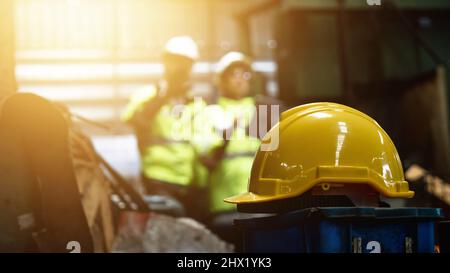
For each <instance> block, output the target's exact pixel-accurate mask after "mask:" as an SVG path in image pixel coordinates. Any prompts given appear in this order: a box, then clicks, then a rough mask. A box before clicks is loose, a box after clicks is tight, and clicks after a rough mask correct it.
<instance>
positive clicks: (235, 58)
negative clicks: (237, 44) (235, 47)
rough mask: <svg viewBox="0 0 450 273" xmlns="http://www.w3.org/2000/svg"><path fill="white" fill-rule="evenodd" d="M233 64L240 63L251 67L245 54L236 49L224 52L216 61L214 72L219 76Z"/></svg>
mask: <svg viewBox="0 0 450 273" xmlns="http://www.w3.org/2000/svg"><path fill="white" fill-rule="evenodd" d="M234 64H242V65H244V66H247V67H248V68H249V69H251V60H250V58H249V57H248V56H246V55H245V54H243V53H241V52H238V51H231V52H228V53H227V54H225V55H224V56H223V57H222V58H221V59H220V61H219V62H218V63H217V67H216V73H217V76H218V77H219V78H220V77H222V75H223V73H224V72H225V71H226V70H227V69H228V68H230V67H231V66H232V65H234Z"/></svg>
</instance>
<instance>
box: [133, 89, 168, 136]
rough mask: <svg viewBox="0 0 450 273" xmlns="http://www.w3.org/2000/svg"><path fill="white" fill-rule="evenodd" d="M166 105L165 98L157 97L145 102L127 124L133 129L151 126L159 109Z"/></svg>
mask: <svg viewBox="0 0 450 273" xmlns="http://www.w3.org/2000/svg"><path fill="white" fill-rule="evenodd" d="M166 103H167V96H158V95H156V96H155V97H154V98H152V99H150V100H148V101H146V102H145V103H144V104H143V105H142V106H141V107H139V108H138V109H136V111H135V112H134V113H133V115H132V116H131V117H130V118H129V119H128V120H127V123H128V124H130V125H131V126H133V127H134V128H135V129H137V128H139V129H143V128H147V127H148V126H150V125H151V124H152V121H153V119H154V118H155V117H156V115H157V114H158V112H159V110H160V109H161V107H162V106H163V105H164V104H166Z"/></svg>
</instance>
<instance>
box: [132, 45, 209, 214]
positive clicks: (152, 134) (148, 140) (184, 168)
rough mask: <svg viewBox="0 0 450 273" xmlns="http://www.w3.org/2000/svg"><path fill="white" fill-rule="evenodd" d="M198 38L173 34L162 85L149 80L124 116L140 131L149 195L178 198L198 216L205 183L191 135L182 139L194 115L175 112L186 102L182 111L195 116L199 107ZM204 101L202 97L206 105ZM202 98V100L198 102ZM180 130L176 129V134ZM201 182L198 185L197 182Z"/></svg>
mask: <svg viewBox="0 0 450 273" xmlns="http://www.w3.org/2000/svg"><path fill="white" fill-rule="evenodd" d="M198 55H199V54H198V49H197V45H196V43H195V42H194V41H193V40H192V39H191V38H190V37H187V36H179V37H173V38H171V39H170V40H169V41H168V42H167V44H166V46H165V48H164V52H163V55H162V62H163V65H164V75H163V78H162V79H161V81H160V82H159V83H158V84H156V85H149V86H147V87H145V88H143V89H141V90H138V92H136V93H135V94H134V95H133V96H132V98H131V100H130V103H129V105H128V107H127V109H126V110H125V112H124V114H123V120H124V121H125V122H127V123H128V124H130V125H131V126H132V127H133V128H134V130H135V133H136V136H137V140H138V145H139V150H140V155H141V169H142V178H143V181H144V185H145V188H146V190H147V193H148V194H151V195H164V196H170V197H171V198H175V199H176V200H178V201H179V202H181V204H182V205H184V206H183V207H184V209H185V211H184V212H185V214H183V212H180V213H181V214H182V215H188V216H192V217H193V216H194V215H193V214H192V213H193V212H195V211H196V208H192V206H190V205H191V204H193V202H192V201H188V200H189V199H192V192H196V189H197V188H200V186H199V185H197V184H199V183H201V182H199V181H200V180H201V179H200V178H199V177H198V174H199V173H200V172H201V168H202V167H201V166H200V167H199V166H198V165H200V164H197V160H196V158H197V154H196V149H195V147H194V145H193V144H192V143H191V142H190V141H189V139H182V140H180V139H179V138H178V137H179V135H177V133H176V132H177V131H176V130H177V128H183V126H184V124H181V123H182V122H184V121H186V120H190V118H189V117H187V118H183V117H181V118H180V117H179V116H178V117H175V116H174V115H173V109H174V107H175V106H179V105H183V106H184V109H183V111H182V112H181V113H180V114H181V115H182V116H183V115H186V116H187V115H191V114H192V110H193V108H194V103H193V102H192V97H191V94H190V92H189V91H190V90H189V89H190V84H189V83H190V76H191V70H192V67H193V64H194V62H195V60H196V59H197V58H198ZM202 103H203V101H201V102H200V104H202ZM198 104H199V102H198V101H197V100H196V101H195V105H197V106H198ZM174 132H175V133H174ZM197 186H198V187H197Z"/></svg>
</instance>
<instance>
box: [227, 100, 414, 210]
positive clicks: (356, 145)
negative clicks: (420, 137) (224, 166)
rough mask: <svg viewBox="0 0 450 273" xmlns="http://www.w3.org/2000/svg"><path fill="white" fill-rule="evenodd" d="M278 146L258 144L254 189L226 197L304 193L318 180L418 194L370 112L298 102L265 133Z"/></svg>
mask: <svg viewBox="0 0 450 273" xmlns="http://www.w3.org/2000/svg"><path fill="white" fill-rule="evenodd" d="M274 137H279V144H278V148H277V149H275V150H272V151H261V149H260V150H258V152H257V154H256V156H255V160H254V162H253V166H252V172H251V177H250V181H249V187H248V192H247V193H243V194H240V195H237V196H233V197H229V198H226V199H225V201H226V202H229V203H236V204H247V203H248V204H250V203H259V202H268V201H273V200H280V199H285V198H290V197H295V196H299V195H302V194H303V193H305V192H307V191H308V190H310V189H312V188H313V187H314V186H316V185H318V184H329V185H332V184H333V183H337V184H346V183H349V184H366V185H369V186H371V187H372V188H374V189H375V190H376V191H377V192H379V193H380V194H381V195H383V196H386V197H396V198H410V197H412V196H413V195H414V192H413V191H410V190H409V185H408V182H406V181H405V179H404V175H403V169H402V165H401V161H400V157H399V155H398V153H397V150H396V148H395V146H394V144H393V142H392V140H391V139H390V138H389V136H388V135H387V133H386V132H385V131H384V130H383V129H382V128H381V127H380V125H379V124H378V123H377V122H376V121H375V120H373V119H372V118H370V117H369V116H367V115H366V114H364V113H362V112H360V111H358V110H355V109H353V108H350V107H347V106H344V105H340V104H336V103H327V102H325V103H311V104H305V105H302V106H298V107H295V108H292V109H290V110H288V111H285V112H284V113H282V115H281V120H280V122H279V123H277V124H276V125H275V126H274V127H273V128H272V129H271V130H270V131H269V132H268V133H267V134H266V136H265V138H264V139H263V143H264V142H265V141H267V140H268V139H269V138H271V139H273V138H274Z"/></svg>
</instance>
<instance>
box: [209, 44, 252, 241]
mask: <svg viewBox="0 0 450 273" xmlns="http://www.w3.org/2000/svg"><path fill="white" fill-rule="evenodd" d="M252 77H253V70H252V65H251V60H250V58H249V57H248V56H246V55H245V54H243V53H241V52H235V51H233V52H229V53H227V54H225V55H224V56H223V57H222V58H221V59H220V61H219V63H218V65H217V69H216V85H217V88H218V91H219V98H218V99H217V102H216V103H215V104H213V105H210V106H208V108H209V109H212V108H214V111H210V115H209V117H210V118H209V120H210V122H211V123H213V126H214V127H215V128H216V130H215V131H216V132H219V134H220V137H219V138H220V141H218V142H216V143H215V147H212V149H211V152H210V153H209V155H208V156H203V157H202V158H201V161H202V163H203V164H204V165H205V166H206V167H207V168H208V169H209V181H208V182H209V185H208V200H209V205H208V208H209V214H210V215H209V216H210V221H209V224H210V228H211V229H212V230H213V231H214V232H215V233H217V234H218V235H219V236H220V237H221V238H222V239H225V240H227V241H229V242H231V243H237V242H238V241H239V239H238V238H237V237H236V236H235V235H236V234H234V232H233V230H232V223H233V219H235V218H236V210H235V207H234V206H232V205H230V204H227V203H224V202H223V199H224V198H226V197H227V195H230V194H232V193H239V192H240V191H242V190H244V191H245V190H246V189H247V184H248V178H249V177H250V171H251V166H252V164H253V157H254V155H255V153H256V151H257V150H258V147H259V145H260V141H259V139H258V138H257V136H256V135H254V134H250V132H249V131H250V130H249V127H250V123H251V122H254V121H255V115H256V105H255V104H256V102H255V99H254V97H253V96H252V94H251V85H252ZM214 113H216V115H214Z"/></svg>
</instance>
